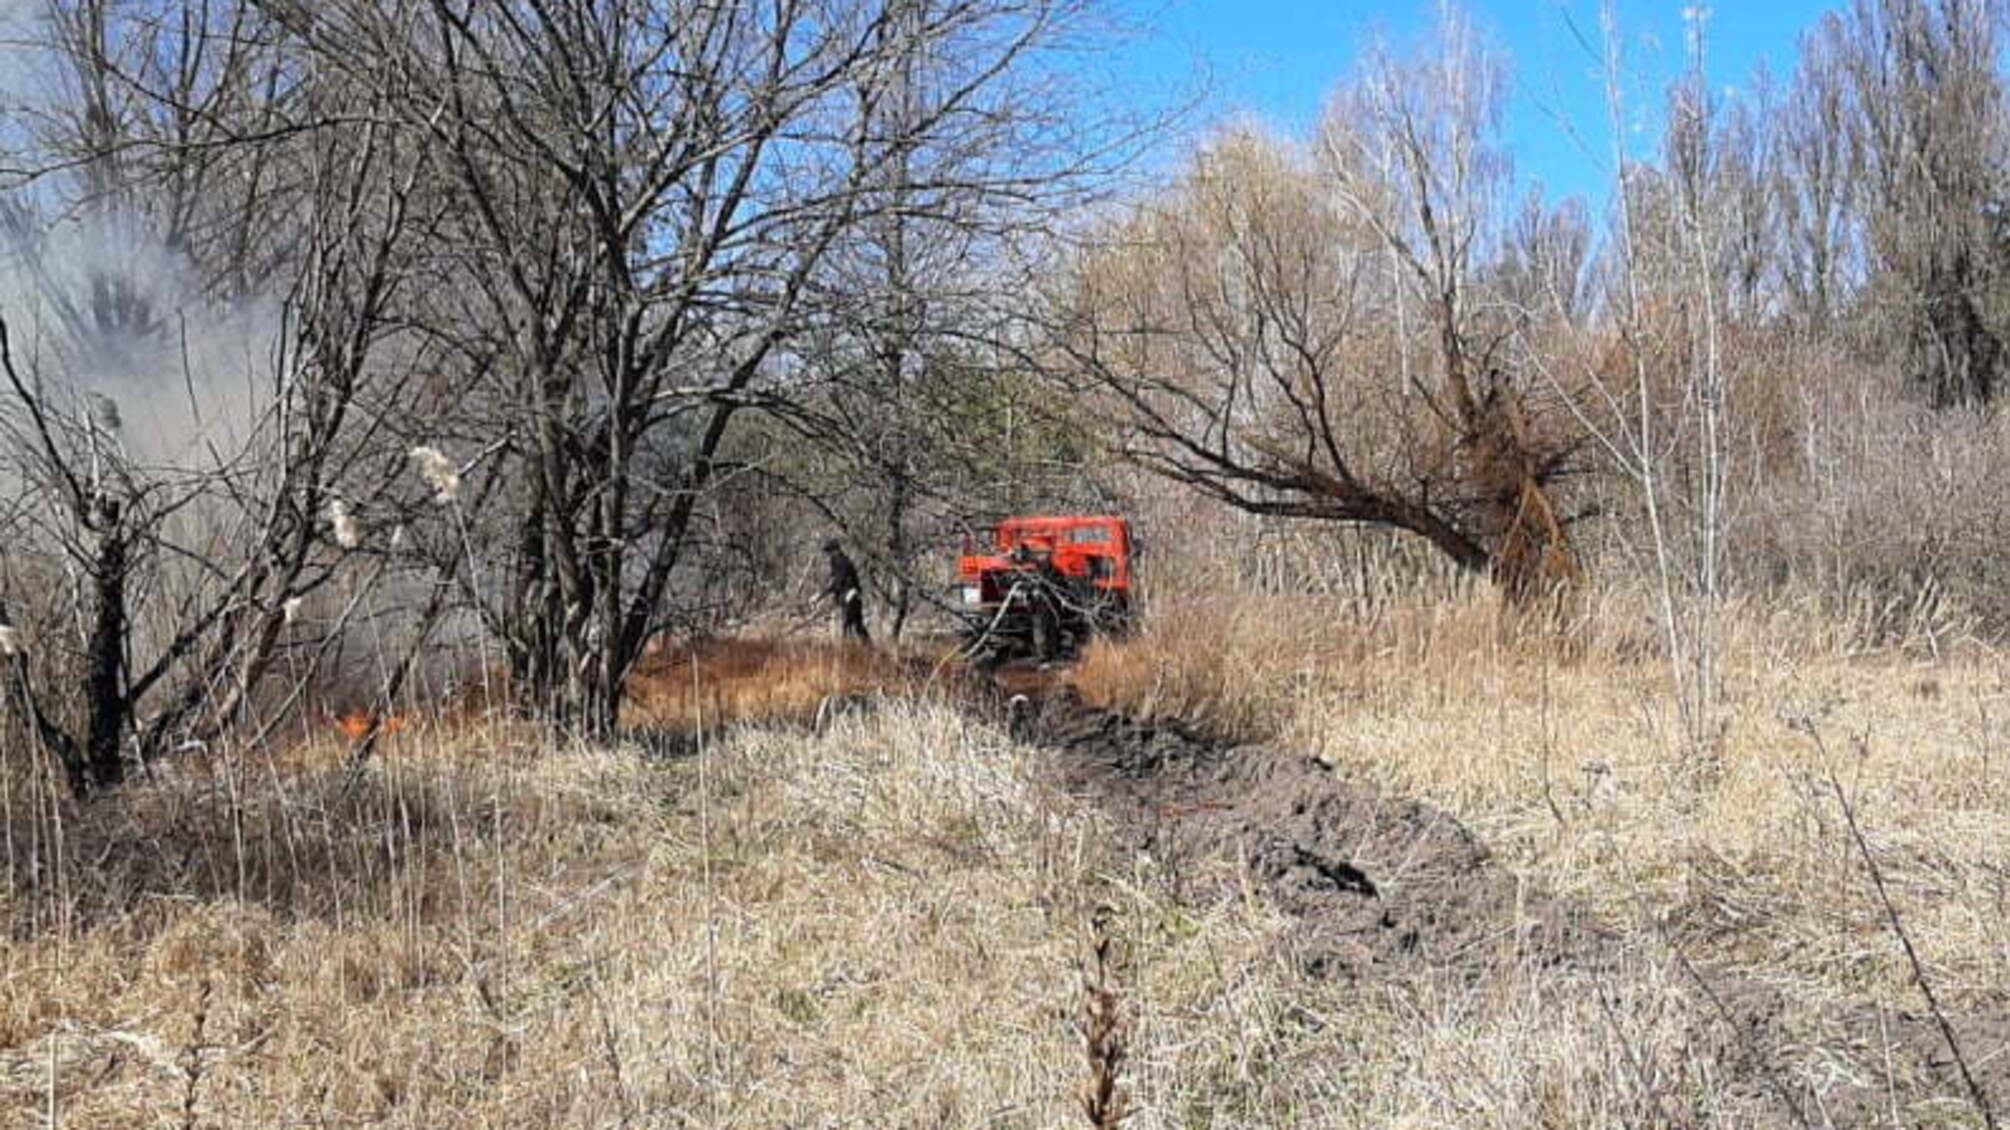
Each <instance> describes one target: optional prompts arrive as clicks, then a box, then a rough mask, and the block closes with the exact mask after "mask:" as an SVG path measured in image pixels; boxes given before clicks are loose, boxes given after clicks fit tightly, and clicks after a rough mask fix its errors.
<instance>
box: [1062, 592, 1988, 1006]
mask: <svg viewBox="0 0 2010 1130" xmlns="http://www.w3.org/2000/svg"><path fill="white" fill-rule="evenodd" d="M1884 611H1886V610H1881V609H1878V608H1874V607H1869V606H1867V605H1859V606H1852V605H1849V604H1847V603H1841V604H1837V605H1831V606H1828V607H1817V606H1815V605H1813V604H1812V603H1810V604H1806V605H1801V606H1787V605H1781V606H1775V607H1771V608H1757V607H1749V606H1737V607H1732V608H1730V609H1727V610H1726V612H1725V613H1724V619H1723V621H1722V623H1721V624H1720V626H1719V638H1720V639H1721V640H1722V641H1723V651H1722V654H1723V660H1722V662H1723V679H1722V686H1721V688H1720V692H1719V693H1718V694H1717V695H1716V696H1714V697H1713V699H1712V704H1711V709H1712V718H1711V729H1710V733H1711V738H1710V740H1709V742H1708V743H1707V745H1706V746H1705V747H1704V748H1703V749H1701V750H1699V749H1698V748H1697V747H1696V746H1695V745H1694V744H1693V743H1692V742H1691V741H1690V740H1689V739H1688V738H1687V737H1685V732H1686V731H1685V727H1684V725H1683V724H1682V721H1681V719H1679V718H1678V717H1677V716H1676V713H1675V709H1674V707H1673V705H1672V703H1673V701H1674V699H1673V696H1672V695H1671V693H1670V680H1671V675H1670V672H1669V668H1668V664H1667V662H1666V660H1665V658H1664V656H1663V653H1662V648H1661V643H1660V638H1659V636H1658V634H1657V632H1656V631H1655V629H1654V626H1653V625H1654V621H1653V619H1652V616H1651V614H1650V613H1649V611H1648V604H1647V602H1646V600H1645V599H1644V597H1641V596H1637V595H1633V594H1626V593H1618V594H1613V593H1606V594H1598V595H1589V596H1586V597H1585V598H1584V600H1583V602H1582V603H1581V604H1580V606H1579V607H1577V608H1576V609H1575V610H1574V617H1575V618H1574V619H1573V620H1572V621H1571V622H1570V623H1569V624H1568V625H1567V626H1566V627H1565V628H1564V629H1562V630H1560V631H1555V632H1549V631H1543V630H1531V629H1527V628H1526V626H1525V625H1524V626H1519V627H1518V626H1517V625H1513V624H1509V623H1505V622H1504V620H1503V614H1502V612H1501V610H1500V608H1499V607H1498V605H1497V604H1496V602H1495V601H1494V599H1493V597H1492V596H1491V594H1488V593H1486V592H1484V591H1479V590H1475V591H1472V592H1470V593H1468V594H1467V595H1466V596H1465V597H1464V598H1463V599H1455V600H1450V601H1439V602H1430V603H1401V602H1391V603H1388V604H1384V605H1381V606H1378V607H1376V608H1375V609H1373V610H1372V611H1371V612H1370V613H1369V614H1366V615H1362V614H1360V610H1359V609H1358V608H1357V607H1350V606H1347V605H1345V604H1343V603H1342V602H1338V601H1330V600H1320V599H1317V598H1310V597H1299V598H1293V599H1291V600H1288V601H1287V600H1284V599H1281V598H1273V597H1263V596H1258V595H1245V596H1243V597H1241V598H1240V599H1238V598H1236V597H1234V596H1232V595H1214V596H1210V597H1206V598H1203V599H1201V600H1199V601H1195V602H1193V603H1192V605H1190V606H1187V607H1184V608H1183V609H1182V612H1181V614H1180V615H1179V616H1177V617H1169V616H1161V617H1158V618H1155V619H1154V620H1153V621H1152V622H1151V626H1150V627H1149V628H1148V629H1147V630H1146V631H1145V632H1144V633H1143V634H1142V635H1141V636H1140V637H1139V638H1137V639H1136V640H1134V641H1131V642H1129V643H1126V644H1122V645H1115V646H1111V645H1100V646H1099V647H1097V648H1096V649H1095V650H1094V651H1093V652H1092V654H1091V655H1090V656H1089V657H1088V659H1087V662H1086V663H1085V664H1084V667H1083V669H1082V671H1081V673H1080V682H1081V685H1082V686H1083V688H1084V690H1085V692H1086V693H1087V694H1088V695H1089V696H1090V697H1092V698H1094V699H1097V700H1100V701H1103V702H1106V703H1112V704H1115V705H1119V706H1123V707H1125V708H1128V709H1132V710H1138V711H1144V712H1149V713H1163V714H1168V715H1179V716H1187V717H1198V718H1201V719H1204V720H1206V721H1207V722H1208V723H1210V724H1212V725H1215V726H1216V727H1218V728H1221V729H1224V730H1227V731H1229V732H1233V733H1237V734H1240V735H1242V736H1252V737H1253V736H1265V737H1275V738H1278V739H1280V740H1282V741H1284V742H1285V743H1287V744H1289V745H1291V746H1293V747H1295V748H1303V749H1307V750H1309V751H1312V752H1316V753H1317V754H1318V755H1319V756H1321V757H1323V758H1324V759H1326V760H1327V761H1329V762H1330V763H1331V764H1333V765H1335V766H1336V767H1338V768H1339V769H1340V770H1341V771H1342V772H1344V773H1347V774H1351V775H1358V776H1360V777H1363V778H1368V779H1373V780H1376V781H1379V782H1383V783H1386V784H1387V785H1388V786H1389V787H1391V788H1392V789H1394V790H1395V791H1396V792H1398V793H1403V794H1408V795H1413V796H1417V797H1420V798H1422V799H1425V800H1427V801H1430V802H1432V803H1434V804H1437V805H1439V806H1441V807H1443V808H1445V809H1448V810H1449V811H1451V812H1452V813H1454V814H1455V815H1457V816H1459V817H1460V818H1461V819H1462V820H1463V821H1464V822H1466V823H1467V824H1468V825H1469V826H1471V827H1472V828H1474V829H1475V830H1476V831H1477V832H1478V833H1479V834H1480V836H1481V838H1482V839H1483V840H1485V841H1486V842H1487V843H1488V844H1489V845H1490V846H1491V847H1492V848H1493V849H1494V850H1495V851H1496V852H1497V853H1498V854H1499V855H1500V856H1501V857H1502V858H1503V859H1504V861H1506V862H1507V863H1508V864H1509V865H1510V866H1511V867H1513V868H1514V869H1515V870H1516V871H1517V872H1519V873H1521V874H1524V875H1526V876H1528V877H1530V878H1532V879H1534V880H1536V881H1538V882H1541V883H1542V884H1544V885H1546V886H1548V887H1550V888H1552V889H1554V890H1557V891H1559V892H1561V893H1563V894H1565V895H1568V896H1570V897H1572V898H1574V899H1578V900H1582V901H1583V902H1584V903H1586V904H1589V905H1590V906H1591V907H1593V908H1595V909H1596V910H1597V911H1598V912H1599V913H1600V915H1601V916H1602V917H1603V918H1604V919H1605V920H1606V921H1608V922H1610V923H1613V924H1615V925H1617V926H1620V927H1621V928H1624V929H1628V930H1633V931H1640V932H1644V934H1645V935H1647V936H1665V937H1670V938H1674V939H1676V940H1678V941H1679V942H1680V944H1681V945H1682V946H1683V948H1684V950H1685V952H1687V953H1688V954H1690V956H1692V957H1693V958H1695V959H1697V960H1704V961H1709V962H1711V963H1713V964H1716V965H1719V966H1721V967H1726V968H1731V969H1735V970H1740V971H1743V972H1747V973H1750V974H1752V975H1753V976H1755V977H1758V978H1760V979H1762V980H1764V981H1766V982H1768V983H1771V984H1775V985H1778V986H1781V987H1783V988H1786V989H1788V990H1789V991H1790V992H1791V993H1793V994H1794V995H1796V996H1798V997H1800V998H1802V999H1806V1000H1810V1001H1813V1000H1839V999H1843V998H1845V997H1864V996H1868V997H1869V998H1871V999H1873V1000H1875V1001H1878V1002H1882V1003H1884V1004H1887V1005H1891V1006H1893V1007H1904V1008H1909V1009H1915V1010H1916V1009H1917V1008H1918V1007H1919V997H1918V994H1917V990H1916V988H1914V987H1913V985H1912V983H1911V973H1910V970H1909V968H1908V967H1907V964H1906V962H1905V959H1904V956H1903V954H1902V953H1901V952H1900V950H1899V948H1898V946H1897V945H1896V944H1895V940H1894V939H1893V938H1892V937H1891V935H1890V932H1889V930H1888V928H1887V926H1886V924H1885V922H1884V919H1883V912H1882V910H1881V908H1880V907H1879V905H1878V903H1877V901H1876V897H1875V892H1874V891H1873V890H1872V888H1871V885H1870V884H1869V882H1868V881H1867V879H1866V876H1865V874H1864V871H1863V868H1862V864H1861V861H1860V860H1859V859H1858V858H1857V857H1856V855H1855V849H1854V847H1853V845H1852V843H1851V839H1850V837H1849V834H1848V831H1847V829H1846V827H1845V825H1844V823H1843V820H1842V813H1841V810H1840V806H1839V805H1838V804H1837V802H1836V798H1835V796H1834V793H1833V791H1832V790H1831V789H1830V787H1829V785H1828V776H1827V775H1828V773H1829V771H1830V770H1831V769H1832V770H1833V771H1834V772H1835V773H1836V775H1837V777H1838V778H1839V780H1840V782H1841V783H1842V786H1843V788H1844V789H1845V790H1846V792H1847V794H1848V795H1849V796H1850V798H1851V800H1852V802H1853V803H1854V804H1855V805H1856V807H1857V810H1858V814H1859V816H1860V818H1861V819H1862V821H1863V822H1864V824H1865V826H1866V828H1867V830H1868V831H1869V833H1870V842H1871V844H1872V847H1873V849H1874V852H1875V855H1876V858H1877V861H1878V863H1879V865H1880V866H1881V867H1882V868H1884V869H1885V871H1886V873H1887V875H1888V876H1889V877H1891V879H1892V881H1893V883H1894V885H1895V887H1896V889H1897V890H1899V891H1901V892H1902V894H1901V895H1900V896H1899V898H1900V904H1901V905H1900V909H1901V910H1902V912H1903V913H1904V915H1905V917H1906V921H1907V923H1908V927H1909V928H1910V929H1911V930H1912V931H1913V932H1914V937H1915V939H1916V940H1918V941H1920V942H1921V945H1922V949H1923V950H1925V951H1926V952H1927V953H1928V954H1929V955H1930V957H1929V964H1930V972H1931V975H1932V976H1933V977H1934V978H1935V979H1936V982H1937V985H1938V987H1939V988H1941V990H1942V991H1943V993H1944V994H1945V995H1947V996H1951V997H1954V998H1956V999H1958V1000H1961V1001H1963V1002H1964V1003H1965V1004H1966V1005H1967V1006H1970V1007H1975V1008H1982V1009H1987V1010H1991V1011H1993V1010H1995V1009H1998V1008H2001V1007H2003V998H2002V986H2004V985H2006V984H2010V915H2006V911H2010V872H2005V871H2004V869H2003V866H2002V861H2003V860H2004V859H2005V858H2010V784H2006V775H2005V768H2006V759H2007V758H2010V748H2006V747H2005V742H2004V737H2003V733H2002V730H2003V724H2004V720H2005V717H2006V715H2010V666H2006V665H2005V663H2004V661H2003V660H2002V658H2001V657H2000V656H1998V655H1997V654H1996V653H1994V652H1993V651H1990V650H1989V649H1986V648H1983V647H1981V646H1979V645H1975V644H1974V643H1972V642H1967V643H1958V642H1956V641H1955V640H1954V639H1953V638H1952V637H1951V636H1949V635H1947V634H1946V633H1945V632H1942V631H1940V630H1939V629H1936V628H1935V627H1934V625H1932V624H1930V623H1928V624H1926V626H1925V627H1923V628H1921V629H1920V630H1919V631H1918V632H1915V633H1914V634H1913V636H1912V637H1911V639H1910V643H1911V644H1912V645H1913V646H1910V647H1890V648H1886V649H1882V650H1871V649H1869V648H1867V647H1865V646H1864V645H1863V644H1862V642H1861V641H1863V640H1864V639H1866V638H1870V637H1872V636H1874V635H1876V634H1878V633H1880V632H1882V631H1883V625H1885V624H1887V623H1888V620H1889V618H1888V617H1887V616H1885V615H1883V613H1884ZM1935 653H1937V654H1938V658H1935V657H1934V655H1935ZM1805 725H1812V726H1814V727H1815V729H1816V732H1817V733H1819V734H1820V735H1822V736H1823V739H1824V740H1823V743H1822V746H1820V747H1818V745H1817V744H1816V743H1815V742H1814V741H1813V740H1811V739H1810V737H1809V736H1808V735H1807V734H1805V733H1803V732H1801V727H1802V726H1805ZM1823 747H1825V748H1823Z"/></svg>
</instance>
